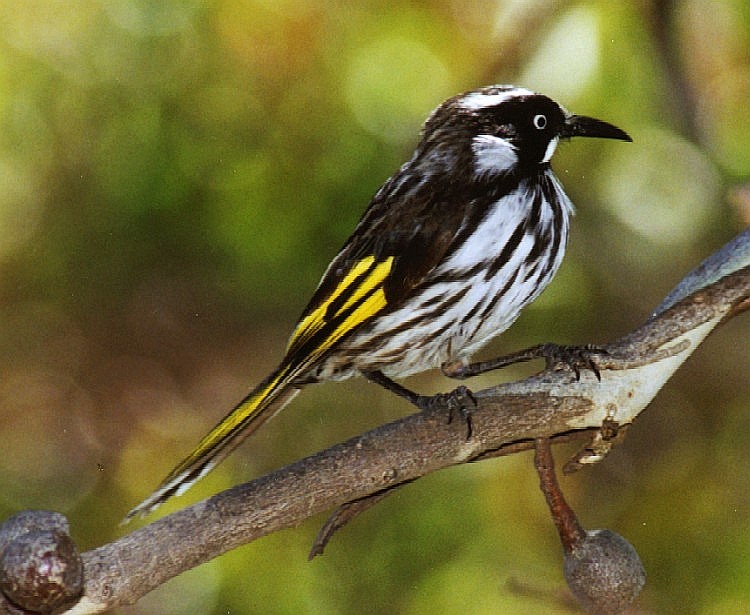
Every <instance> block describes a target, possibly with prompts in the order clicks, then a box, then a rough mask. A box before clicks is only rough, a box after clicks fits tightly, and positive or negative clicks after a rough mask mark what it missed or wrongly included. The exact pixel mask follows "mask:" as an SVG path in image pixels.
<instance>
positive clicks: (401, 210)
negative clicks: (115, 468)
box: [124, 85, 632, 522]
mask: <svg viewBox="0 0 750 615" xmlns="http://www.w3.org/2000/svg"><path fill="white" fill-rule="evenodd" d="M572 137H599V138H604V139H617V140H622V141H632V139H631V138H630V136H629V135H628V134H627V133H626V132H625V131H623V130H621V129H620V128H617V127H616V126H614V125H612V124H609V123H607V122H604V121H602V120H598V119H595V118H592V117H589V116H585V115H574V114H572V113H570V112H568V111H567V110H566V109H565V108H564V107H562V106H561V105H560V104H558V103H557V102H555V101H554V100H552V99H551V98H549V97H547V96H545V95H543V94H540V93H536V92H533V91H531V90H528V89H525V88H520V87H515V86H511V85H493V86H487V87H482V88H479V89H475V90H471V91H468V92H464V93H462V94H458V95H456V96H453V97H451V98H448V99H447V100H445V101H444V102H443V103H442V104H440V105H439V106H438V107H437V108H435V109H434V110H433V111H432V113H431V114H430V115H429V116H428V117H427V119H426V121H425V123H424V125H423V127H422V130H421V133H420V138H419V141H418V144H417V146H416V149H415V151H414V153H413V155H412V157H411V158H410V159H409V160H408V161H407V162H406V163H404V164H403V165H402V166H401V167H400V169H399V170H398V171H396V172H395V173H394V174H393V175H392V176H391V177H390V178H389V179H388V180H387V181H386V182H385V183H384V184H383V185H382V186H381V187H380V189H379V190H378V191H377V192H376V193H375V195H374V196H373V197H372V199H371V201H370V203H369V205H368V206H367V208H366V209H365V211H364V213H363V215H362V217H361V219H360V220H359V222H358V223H357V225H356V226H355V228H354V230H353V232H352V234H351V235H350V237H349V238H348V239H347V240H346V242H345V243H344V246H343V247H342V248H341V250H340V251H339V252H338V254H337V255H336V256H335V258H334V259H333V260H332V261H331V263H330V265H329V266H328V268H327V269H326V270H325V272H324V274H323V276H322V278H321V280H320V282H319V284H318V286H317V289H316V290H315V291H314V293H313V295H312V298H311V299H310V301H309V303H308V304H307V307H306V308H305V309H304V311H303V312H302V315H301V317H300V319H299V320H298V322H297V325H296V327H295V328H294V330H293V332H292V334H291V337H290V339H289V342H288V345H287V347H286V351H285V353H284V355H283V358H282V359H281V361H280V362H279V364H278V367H276V369H274V370H273V371H272V372H271V373H270V374H269V375H268V376H267V377H266V378H265V379H264V380H263V381H262V382H261V383H260V384H258V385H257V386H256V387H255V388H254V389H252V390H251V391H250V392H249V393H248V394H247V395H246V396H245V397H244V398H243V399H242V400H241V401H240V402H239V403H238V404H237V405H236V406H235V407H234V408H233V409H232V410H231V412H229V414H227V416H226V417H225V418H224V419H223V420H221V421H220V422H219V423H218V424H217V425H216V426H215V427H214V428H213V429H212V430H211V431H210V432H209V433H208V434H207V435H206V436H205V437H204V438H203V439H202V440H200V442H199V443H198V445H197V446H196V448H195V449H194V450H193V452H191V453H190V454H189V455H188V456H187V457H186V458H185V459H184V460H183V461H182V462H180V463H179V464H178V465H177V466H176V467H175V468H174V469H173V470H172V471H171V472H170V473H169V475H168V476H167V477H166V478H165V479H164V480H163V481H162V482H161V484H160V485H159V486H158V488H157V489H156V490H155V491H154V492H153V493H152V494H151V495H150V496H148V497H147V498H146V499H144V500H143V501H142V502H141V503H140V504H138V505H137V506H136V507H134V508H133V509H132V510H131V511H130V512H129V513H128V514H127V516H126V517H125V520H124V521H125V522H127V521H129V520H130V519H132V518H133V517H136V516H144V515H146V514H148V513H150V512H152V511H153V510H155V509H156V508H157V507H159V506H160V505H161V504H163V503H164V502H165V501H166V500H168V499H169V498H171V497H172V496H176V495H181V494H182V493H184V492H185V491H186V490H187V489H188V488H189V487H190V486H191V485H193V484H194V483H195V482H196V481H197V480H199V479H200V478H202V477H203V476H205V475H206V474H207V473H208V472H209V471H210V470H211V469H212V468H214V467H215V466H216V465H217V464H218V463H219V462H220V461H222V460H223V459H224V458H225V457H226V456H227V455H229V454H230V453H231V452H232V451H233V450H234V449H235V448H236V447H237V446H238V445H239V444H240V443H241V442H242V441H243V440H244V439H245V438H246V437H247V436H248V435H250V434H251V433H253V432H254V431H255V430H257V429H258V428H259V427H260V426H261V425H263V424H264V423H265V422H266V421H267V420H268V419H270V418H271V417H272V416H274V415H275V414H276V413H277V412H279V411H280V410H281V409H282V408H284V407H285V406H286V405H287V404H288V403H289V402H290V401H291V400H292V398H293V397H294V396H295V395H296V394H297V393H298V392H299V391H300V390H301V389H302V388H303V387H305V386H306V385H308V384H312V383H318V382H323V381H337V380H344V379H347V378H350V377H353V376H364V377H365V378H366V379H368V380H370V381H371V382H375V383H377V384H379V385H381V386H383V387H384V388H386V389H388V390H390V391H392V392H394V393H396V394H398V395H399V396H401V397H404V398H406V399H407V400H408V401H410V402H411V403H412V404H414V405H415V406H417V407H418V408H420V409H421V410H428V409H430V408H440V407H446V408H448V409H453V408H454V407H459V408H461V409H468V407H469V406H470V405H471V402H472V400H473V398H472V396H471V392H470V391H469V390H468V389H467V388H466V387H457V388H456V389H455V390H454V391H452V392H451V393H438V394H435V395H420V394H418V393H416V392H414V391H412V390H410V389H408V388H406V387H405V386H403V385H401V384H399V383H398V382H396V380H395V379H401V378H404V377H406V376H409V375H411V374H415V373H418V372H423V371H426V370H429V369H433V368H441V367H442V368H443V372H444V373H445V374H446V375H447V376H455V377H461V375H462V373H464V372H462V370H461V367H462V366H464V367H465V366H467V365H469V361H470V358H471V357H472V355H473V354H474V353H475V352H476V351H477V350H479V349H480V348H481V347H483V346H484V345H485V344H487V342H489V341H490V340H491V339H493V338H495V337H496V336H497V335H498V334H500V333H502V332H503V331H505V330H506V329H507V328H508V327H509V326H510V325H511V324H512V323H513V322H514V321H515V320H516V318H517V317H518V315H519V313H520V312H521V310H522V309H523V308H524V307H525V306H526V305H528V304H529V303H530V302H532V301H533V300H534V299H535V298H536V297H537V296H538V295H539V294H540V293H541V292H542V290H544V288H545V287H546V286H547V285H548V284H549V282H550V281H551V280H552V278H553V276H554V275H555V273H556V272H557V270H558V268H559V267H560V264H561V261H562V259H563V254H564V252H565V248H566V244H567V239H568V229H569V223H570V218H571V216H572V214H573V212H574V209H573V205H572V203H571V201H570V199H569V198H568V196H567V195H566V193H565V191H564V190H563V187H562V185H561V183H560V181H559V180H558V179H557V177H556V176H555V174H554V173H553V171H552V168H551V166H550V160H551V158H552V155H553V154H554V152H555V149H556V147H557V145H558V143H559V142H560V141H561V140H568V139H570V138H572Z"/></svg>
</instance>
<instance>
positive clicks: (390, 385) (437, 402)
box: [363, 371, 477, 440]
mask: <svg viewBox="0 0 750 615" xmlns="http://www.w3.org/2000/svg"><path fill="white" fill-rule="evenodd" d="M363 375H364V377H365V378H367V379H368V380H369V381H370V382H374V383H376V384H379V385H380V386H382V387H383V388H385V389H388V390H389V391H391V392H392V393H395V394H396V395H398V396H399V397H403V398H404V399H406V400H407V401H409V402H410V403H411V404H413V405H415V406H416V407H417V408H419V409H420V410H422V411H423V412H439V411H443V412H445V411H447V412H448V422H451V421H452V420H453V414H454V413H455V412H458V413H459V414H460V415H461V416H462V417H463V418H464V420H465V421H466V427H467V435H466V439H467V440H468V439H469V438H471V436H472V434H473V425H472V422H471V412H472V410H473V409H474V408H475V407H476V405H477V402H476V400H475V399H474V396H473V395H472V393H471V391H470V390H469V389H468V388H467V387H465V386H459V387H456V388H455V389H454V390H452V391H450V392H448V393H437V394H436V395H420V394H419V393H415V392H414V391H412V390H410V389H407V388H406V387H405V386H403V385H400V384H399V383H398V382H394V381H393V380H391V379H390V378H388V376H386V375H384V374H383V373H382V372H380V371H374V372H364V373H363Z"/></svg>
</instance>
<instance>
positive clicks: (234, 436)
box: [123, 366, 299, 523]
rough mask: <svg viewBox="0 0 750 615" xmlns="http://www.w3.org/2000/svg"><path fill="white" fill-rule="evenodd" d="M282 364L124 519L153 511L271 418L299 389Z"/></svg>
mask: <svg viewBox="0 0 750 615" xmlns="http://www.w3.org/2000/svg"><path fill="white" fill-rule="evenodd" d="M290 371H293V370H290V369H289V367H288V366H282V367H281V368H279V369H278V370H276V371H275V372H274V373H272V374H271V375H270V376H269V377H268V378H266V379H265V380H264V381H263V382H261V383H260V384H259V385H258V386H257V387H256V388H255V389H254V390H253V391H251V392H250V393H249V394H248V395H247V396H246V397H245V398H244V399H243V400H242V401H241V402H240V403H238V404H237V405H236V406H235V407H234V409H233V410H232V411H231V412H230V413H229V414H227V416H226V417H224V419H223V420H222V421H221V422H220V423H219V424H218V425H216V427H214V428H213V429H212V430H211V431H210V432H209V433H208V434H207V435H206V436H205V437H204V438H203V439H202V440H201V441H200V442H199V443H198V446H196V448H195V450H194V451H193V452H192V453H190V455H188V456H187V457H186V458H185V459H184V460H183V461H182V462H181V463H180V464H179V465H178V466H177V467H175V468H174V470H172V471H171V472H170V473H169V476H167V477H166V478H165V479H164V480H163V481H162V483H161V485H159V487H158V488H157V489H156V490H155V491H154V492H153V493H152V494H151V495H150V496H148V497H147V498H146V499H145V500H143V502H141V503H140V504H138V506H136V507H135V508H133V509H132V510H131V511H130V512H129V513H128V514H127V515H126V516H125V519H123V523H127V522H128V521H130V520H131V519H133V518H134V517H136V516H139V515H140V516H144V515H147V514H148V513H150V512H152V511H153V510H155V509H156V508H158V507H159V506H161V505H162V504H163V503H164V502H166V501H167V500H168V499H169V498H171V497H172V496H174V495H182V494H183V493H185V491H187V490H188V489H189V488H190V487H191V486H192V485H193V483H195V482H196V481H198V480H199V479H201V478H203V477H204V476H205V475H206V474H208V472H210V471H211V470H212V469H213V468H214V467H215V466H216V465H217V464H218V463H219V462H220V461H221V460H222V459H224V457H226V456H227V455H229V453H231V452H232V451H233V450H234V449H235V448H237V446H238V445H239V444H240V443H241V442H242V441H243V440H244V439H245V438H246V437H247V436H249V435H250V434H251V433H253V432H254V431H255V430H256V429H258V428H259V427H260V426H261V425H263V423H265V422H266V421H267V420H268V419H270V418H272V417H273V416H274V415H275V414H276V413H277V412H279V411H280V410H281V409H282V408H284V406H286V405H287V404H288V403H289V402H290V401H291V400H292V398H293V397H294V396H295V395H296V394H297V393H298V392H299V389H298V388H296V387H294V386H293V385H290V380H291V379H292V377H293V376H292V374H291V373H290Z"/></svg>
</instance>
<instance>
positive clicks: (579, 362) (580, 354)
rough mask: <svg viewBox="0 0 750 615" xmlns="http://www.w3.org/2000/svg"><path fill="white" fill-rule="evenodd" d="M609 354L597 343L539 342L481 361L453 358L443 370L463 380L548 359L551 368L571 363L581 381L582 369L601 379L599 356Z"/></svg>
mask: <svg viewBox="0 0 750 615" xmlns="http://www.w3.org/2000/svg"><path fill="white" fill-rule="evenodd" d="M597 354H599V355H601V354H606V351H604V350H602V349H601V348H597V347H595V346H588V345H587V346H560V345H558V344H551V343H550V344H539V345H538V346H532V347H531V348H526V349H525V350H519V351H518V352H514V353H513V354H509V355H505V356H502V357H498V358H496V359H490V360H488V361H478V362H477V363H469V364H468V365H466V364H464V363H462V362H460V361H453V362H451V363H445V364H444V365H443V366H442V367H441V369H442V371H443V374H445V375H446V376H448V377H449V378H457V379H459V380H462V379H464V378H470V377H471V376H478V375H479V374H484V373H485V372H489V371H492V370H495V369H501V368H503V367H507V366H508V365H513V364H515V363H523V362H524V361H533V360H534V359H544V360H545V361H546V364H547V369H554V368H557V367H560V366H567V367H569V368H570V369H572V370H573V373H574V374H575V376H576V380H580V378H581V371H582V370H590V371H592V372H594V375H595V376H596V379H597V380H601V379H602V377H601V374H600V372H599V367H598V365H597V363H596V359H595V355H597Z"/></svg>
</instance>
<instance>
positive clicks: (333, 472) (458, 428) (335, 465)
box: [0, 229, 750, 615]
mask: <svg viewBox="0 0 750 615" xmlns="http://www.w3.org/2000/svg"><path fill="white" fill-rule="evenodd" d="M748 307H750V229H747V230H746V231H744V232H743V233H741V234H740V235H739V236H738V237H736V238H735V239H734V240H733V241H732V242H730V243H729V244H727V245H726V246H725V247H724V248H722V249H721V250H720V251H719V252H717V253H715V254H714V255H713V256H711V257H710V258H709V259H707V260H706V261H704V263H702V264H701V265H700V266H699V267H698V268H697V269H695V270H694V271H693V272H691V273H690V274H689V275H688V276H687V277H686V278H685V279H684V280H683V281H682V282H681V283H680V284H679V285H678V286H677V287H676V288H675V290H674V291H672V293H670V295H669V296H668V297H667V298H666V299H665V300H664V302H663V303H662V304H661V305H660V306H659V307H658V308H657V310H656V311H655V312H654V314H653V315H652V316H651V317H650V318H649V319H648V320H647V321H646V322H645V323H644V324H643V325H641V326H640V327H639V328H637V329H636V330H635V331H633V332H631V333H629V334H628V335H626V336H624V337H623V338H621V339H619V340H616V341H615V342H612V343H611V344H607V345H605V346H599V348H602V349H603V350H604V351H606V354H604V355H603V356H602V357H601V359H600V360H597V365H598V367H599V370H600V372H601V382H599V381H597V379H596V377H595V376H594V375H593V374H592V373H589V372H582V373H581V378H580V381H576V379H575V377H574V376H573V375H572V372H571V371H570V370H567V369H564V368H560V369H554V370H545V371H543V372H541V373H539V374H536V375H534V376H532V377H530V378H527V379H525V380H522V381H518V382H511V383H507V384H502V385H500V386H496V387H493V388H490V389H485V390H482V391H476V392H475V393H474V395H475V397H476V400H477V409H476V411H475V412H474V413H473V414H472V420H473V429H474V431H473V436H472V437H471V439H469V440H467V439H466V428H465V425H464V424H463V423H462V422H461V421H453V422H452V423H449V422H448V421H447V420H446V416H445V414H440V413H434V414H431V413H418V414H413V415H411V416H408V417H406V418H404V419H401V420H399V421H396V422H393V423H389V424H387V425H383V426H381V427H379V428H377V429H374V430H372V431H369V432H367V433H365V434H363V435H360V436H358V437H356V438H352V439H351V440H349V441H347V442H344V443H342V444H338V445H336V446H333V447H332V448H330V449H328V450H325V451H322V452H320V453H317V454H315V455H312V456H310V457H307V458H305V459H302V460H300V461H297V462H296V463H293V464H291V465H288V466H286V467H284V468H281V469H280V470H277V471H275V472H272V473H270V474H267V475H266V476H262V477H260V478H258V479H256V480H254V481H251V482H249V483H246V484H243V485H239V486H237V487H234V488H231V489H228V490H226V491H224V492H222V493H219V494H217V495H215V496H213V497H211V498H209V499H207V500H204V501H202V502H199V503H197V504H195V505H193V506H190V507H188V508H185V509H183V510H181V511H179V512H176V513H174V514H171V515H169V516H167V517H164V518H162V519H159V520H157V521H155V522H153V523H151V524H150V525H148V526H146V527H143V528H141V529H138V530H135V531H133V532H132V533H130V534H128V535H127V536H124V537H122V538H120V539H119V540H116V541H115V542H112V543H110V544H107V545H104V546H101V547H99V548H97V549H94V550H92V551H89V552H86V553H83V554H82V560H83V566H84V571H85V572H84V577H85V582H84V591H83V595H82V597H81V598H80V600H79V601H78V603H77V604H76V605H75V606H73V607H72V608H70V609H69V610H68V611H66V612H68V613H75V614H78V615H80V614H83V613H97V612H102V611H105V610H107V609H110V608H113V607H115V606H118V605H125V604H132V603H134V602H136V601H137V600H138V599H139V598H140V597H141V596H143V595H144V594H146V593H147V592H149V591H151V590H152V589H155V588H156V587H158V586H160V585H161V584H163V583H164V582H166V581H167V580H169V579H171V578H172V577H174V576H176V575H178V574H180V573H181V572H184V571H185V570H188V569H190V568H193V567H195V566H198V565H199V564H202V563H204V562H206V561H208V560H210V559H212V558H214V557H217V556H218V555H221V554H222V553H225V552H227V551H229V550H231V549H234V548H235V547H238V546H240V545H243V544H246V543H249V542H252V541H253V540H256V539H258V538H260V537H261V536H265V535H266V534H269V533H272V532H275V531H278V530H281V529H284V528H289V527H293V526H296V525H299V524H300V523H301V522H302V521H303V520H305V519H307V518H308V517H310V516H312V515H315V514H318V513H321V512H323V511H326V510H331V509H333V508H335V507H337V506H341V505H343V504H346V503H348V502H352V501H353V500H357V499H359V498H364V497H367V496H370V495H372V494H375V493H377V492H379V491H381V490H383V489H386V488H389V487H393V486H395V485H398V484H401V483H404V482H407V481H412V480H415V479H417V478H419V477H421V476H424V475H426V474H429V473H431V472H434V471H436V470H440V469H442V468H446V467H449V466H453V465H456V464H460V463H465V462H469V461H475V460H478V459H482V458H484V457H486V456H491V455H493V454H498V452H499V453H501V454H503V453H505V454H507V453H511V452H517V451H518V450H522V449H526V448H530V447H532V446H533V441H534V439H535V438H553V439H554V438H559V437H565V436H567V435H569V434H570V433H571V432H576V431H578V430H592V431H594V430H596V431H599V430H600V428H601V427H602V426H603V425H605V426H613V425H614V426H615V427H616V426H620V425H627V424H629V423H631V422H632V421H633V420H634V419H635V418H636V417H637V416H638V415H639V414H640V412H642V411H643V409H644V408H645V407H646V406H647V405H648V403H649V402H650V401H651V399H652V398H653V397H654V395H655V394H656V393H657V392H658V391H659V389H660V388H661V387H662V386H663V385H664V383H665V382H666V381H667V380H668V379H669V378H670V377H671V375H672V374H673V373H674V372H675V370H677V369H678V368H679V366H680V365H681V364H682V363H683V362H684V361H685V360H686V359H687V358H688V357H689V356H690V355H691V354H692V352H693V351H694V350H695V349H696V348H697V347H698V345H699V344H700V343H701V342H702V341H703V339H705V337H706V336H707V335H708V334H709V333H710V332H711V331H712V330H713V329H714V328H715V327H716V326H717V325H718V324H720V323H721V322H723V321H725V320H727V319H729V318H731V317H733V316H735V315H737V314H739V313H740V312H742V311H744V310H746V309H748ZM595 458H596V455H594V456H593V457H592V458H591V459H590V460H591V461H593V460H595ZM0 552H2V553H4V551H3V545H2V544H1V543H0ZM165 554H168V557H165ZM1 559H2V558H1V557H0V560H1Z"/></svg>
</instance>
